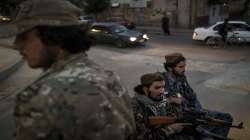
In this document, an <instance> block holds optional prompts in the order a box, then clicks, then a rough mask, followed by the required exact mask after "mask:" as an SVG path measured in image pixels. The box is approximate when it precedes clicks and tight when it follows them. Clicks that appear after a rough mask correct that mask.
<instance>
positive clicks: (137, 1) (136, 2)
mask: <svg viewBox="0 0 250 140" xmlns="http://www.w3.org/2000/svg"><path fill="white" fill-rule="evenodd" d="M130 7H133V8H146V7H147V0H131V2H130Z"/></svg>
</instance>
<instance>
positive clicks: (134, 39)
mask: <svg viewBox="0 0 250 140" xmlns="http://www.w3.org/2000/svg"><path fill="white" fill-rule="evenodd" d="M136 39H137V38H136V37H130V38H129V40H130V41H131V42H134V41H136Z"/></svg>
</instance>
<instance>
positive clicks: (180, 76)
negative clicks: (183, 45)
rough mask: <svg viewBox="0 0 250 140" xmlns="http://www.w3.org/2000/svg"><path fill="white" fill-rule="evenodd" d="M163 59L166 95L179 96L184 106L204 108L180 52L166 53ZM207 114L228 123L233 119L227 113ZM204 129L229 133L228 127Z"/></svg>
mask: <svg viewBox="0 0 250 140" xmlns="http://www.w3.org/2000/svg"><path fill="white" fill-rule="evenodd" d="M165 59H166V62H165V63H164V66H165V69H166V72H163V73H162V74H163V76H164V79H165V82H166V87H165V89H166V92H167V93H168V96H174V95H176V94H177V95H179V96H181V98H182V103H183V106H184V108H192V109H195V110H197V111H202V110H204V109H203V108H202V106H201V103H200V102H199V100H198V98H197V96H196V93H195V92H194V90H193V89H192V88H191V86H190V85H189V83H188V81H187V78H186V76H185V67H186V58H185V57H184V56H183V55H182V54H181V53H172V54H168V55H166V56H165ZM207 114H208V115H209V116H210V117H213V118H216V119H221V120H224V121H226V122H229V123H232V121H233V118H232V116H231V115H230V114H228V113H222V112H217V111H207ZM206 129H207V130H209V131H210V132H212V133H215V134H218V135H222V136H224V137H227V135H228V133H229V128H228V127H209V128H208V127H206Z"/></svg>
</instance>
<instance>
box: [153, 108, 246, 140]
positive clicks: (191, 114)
mask: <svg viewBox="0 0 250 140" xmlns="http://www.w3.org/2000/svg"><path fill="white" fill-rule="evenodd" d="M174 123H189V124H190V123H191V124H192V125H193V126H194V127H193V128H195V131H196V132H198V133H203V134H206V135H207V136H212V137H214V138H216V139H219V140H231V139H230V138H226V137H223V136H220V135H217V134H214V133H211V132H209V131H207V130H206V129H203V128H202V127H200V126H201V125H209V126H226V127H232V128H238V129H242V128H244V127H243V122H240V123H239V124H238V125H232V124H231V123H229V122H226V121H224V120H220V119H215V118H212V117H209V116H207V112H205V111H194V110H185V111H184V112H183V114H182V117H181V118H177V117H168V116H151V117H149V126H159V125H171V124H174ZM188 126H190V125H187V126H184V127H188Z"/></svg>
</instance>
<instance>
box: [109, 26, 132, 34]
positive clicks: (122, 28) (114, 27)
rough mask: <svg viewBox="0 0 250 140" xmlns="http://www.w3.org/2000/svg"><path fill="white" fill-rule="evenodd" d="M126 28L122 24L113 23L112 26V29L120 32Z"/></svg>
mask: <svg viewBox="0 0 250 140" xmlns="http://www.w3.org/2000/svg"><path fill="white" fill-rule="evenodd" d="M127 30H128V29H127V28H126V27H125V26H122V25H114V26H113V27H112V31H113V32H115V33H122V32H125V31H127Z"/></svg>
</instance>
